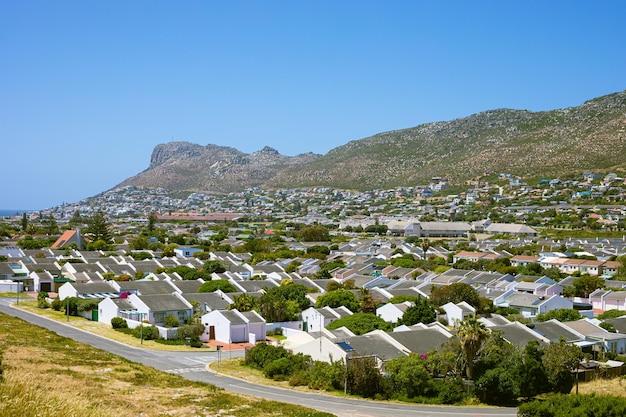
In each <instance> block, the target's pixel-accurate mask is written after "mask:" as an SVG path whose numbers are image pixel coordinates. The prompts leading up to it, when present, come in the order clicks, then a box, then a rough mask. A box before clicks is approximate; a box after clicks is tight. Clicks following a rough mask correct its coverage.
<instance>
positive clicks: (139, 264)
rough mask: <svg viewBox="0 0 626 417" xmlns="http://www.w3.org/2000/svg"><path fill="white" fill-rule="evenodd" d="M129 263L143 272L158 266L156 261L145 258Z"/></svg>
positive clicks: (155, 268)
mask: <svg viewBox="0 0 626 417" xmlns="http://www.w3.org/2000/svg"><path fill="white" fill-rule="evenodd" d="M128 263H129V264H131V265H133V266H134V267H135V269H136V270H137V271H143V272H145V273H149V272H154V271H156V270H157V268H160V267H161V265H159V264H158V263H157V262H156V261H153V260H150V259H146V260H143V261H130V262H128Z"/></svg>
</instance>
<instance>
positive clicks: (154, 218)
mask: <svg viewBox="0 0 626 417" xmlns="http://www.w3.org/2000/svg"><path fill="white" fill-rule="evenodd" d="M157 220H158V219H157V216H156V214H154V213H150V214H149V215H148V231H149V232H153V231H154V226H155V225H156V222H157Z"/></svg>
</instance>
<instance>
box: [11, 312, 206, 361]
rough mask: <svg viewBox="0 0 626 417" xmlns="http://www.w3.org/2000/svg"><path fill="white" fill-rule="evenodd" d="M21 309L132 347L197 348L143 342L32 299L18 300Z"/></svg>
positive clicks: (107, 325) (172, 349)
mask: <svg viewBox="0 0 626 417" xmlns="http://www.w3.org/2000/svg"><path fill="white" fill-rule="evenodd" d="M14 306H15V307H18V308H20V309H22V310H25V311H28V312H30V313H33V314H37V315H39V316H42V317H46V318H48V319H51V320H55V321H58V322H59V323H63V324H67V325H69V326H72V327H75V328H77V329H81V330H84V331H87V332H90V333H94V334H97V335H100V336H103V337H106V338H107V339H111V340H115V341H117V342H120V343H124V344H126V345H129V346H134V347H143V348H147V349H153V350H165V351H194V352H197V351H198V349H197V348H192V347H189V346H184V345H164V344H161V343H157V342H155V341H153V340H144V341H143V344H142V343H141V340H139V339H137V338H136V337H133V336H131V335H127V334H124V333H121V332H118V331H116V330H114V329H113V328H112V327H111V325H110V324H106V323H99V322H94V321H90V320H87V319H85V318H83V317H76V316H70V317H69V318H68V317H67V316H66V315H65V314H63V311H55V310H52V309H50V308H47V309H42V308H38V307H37V302H36V301H33V300H29V301H20V304H19V305H15V304H14ZM202 349H206V350H209V349H212V348H209V347H204V348H202Z"/></svg>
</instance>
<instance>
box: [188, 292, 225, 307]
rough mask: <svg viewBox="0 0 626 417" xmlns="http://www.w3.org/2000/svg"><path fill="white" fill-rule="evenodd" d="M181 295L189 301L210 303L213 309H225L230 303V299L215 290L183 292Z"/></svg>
mask: <svg viewBox="0 0 626 417" xmlns="http://www.w3.org/2000/svg"><path fill="white" fill-rule="evenodd" d="M229 295H230V294H229ZM181 296H182V297H183V298H184V299H185V300H187V301H188V302H189V303H191V302H192V301H197V302H198V303H201V304H206V305H208V306H209V307H211V309H212V310H225V309H226V308H227V307H228V306H229V305H230V303H229V302H228V300H225V299H224V298H222V296H221V295H219V294H217V293H213V292H203V293H182V294H181Z"/></svg>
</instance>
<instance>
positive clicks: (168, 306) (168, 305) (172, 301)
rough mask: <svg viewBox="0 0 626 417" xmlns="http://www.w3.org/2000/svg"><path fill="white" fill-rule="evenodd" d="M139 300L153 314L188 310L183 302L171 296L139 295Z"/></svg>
mask: <svg viewBox="0 0 626 417" xmlns="http://www.w3.org/2000/svg"><path fill="white" fill-rule="evenodd" d="M139 299H140V300H141V301H142V302H143V303H144V304H146V305H147V306H148V308H150V310H151V311H153V312H159V311H175V310H177V311H180V310H189V309H190V308H189V306H187V305H186V304H185V303H184V301H183V300H181V299H180V298H178V297H177V296H175V295H173V294H155V295H140V296H139Z"/></svg>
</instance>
